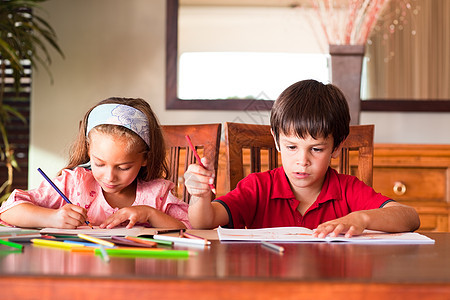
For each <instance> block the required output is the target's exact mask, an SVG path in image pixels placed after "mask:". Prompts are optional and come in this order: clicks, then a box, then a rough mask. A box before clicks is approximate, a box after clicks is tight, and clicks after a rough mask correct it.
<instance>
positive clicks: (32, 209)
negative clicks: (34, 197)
mask: <svg viewBox="0 0 450 300" xmlns="http://www.w3.org/2000/svg"><path fill="white" fill-rule="evenodd" d="M52 211H53V209H50V208H45V207H40V206H36V205H33V204H31V203H22V204H18V205H16V206H14V207H12V208H10V209H8V210H7V211H5V212H3V213H2V214H1V215H0V218H1V219H2V221H4V222H6V223H8V224H10V225H14V226H18V227H51V225H50V223H49V222H48V221H49V216H50V214H51V213H52Z"/></svg>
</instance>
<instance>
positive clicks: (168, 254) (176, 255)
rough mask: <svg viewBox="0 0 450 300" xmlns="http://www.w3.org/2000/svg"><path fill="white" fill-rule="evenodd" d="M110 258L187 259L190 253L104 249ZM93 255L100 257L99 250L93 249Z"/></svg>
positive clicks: (183, 251) (180, 251) (185, 251)
mask: <svg viewBox="0 0 450 300" xmlns="http://www.w3.org/2000/svg"><path fill="white" fill-rule="evenodd" d="M105 250H106V253H108V255H110V256H122V257H161V258H187V257H189V254H191V253H192V252H191V251H188V250H157V251H156V250H155V249H149V250H146V249H142V248H140V249H115V248H106V249H105ZM95 254H97V255H101V252H100V249H95Z"/></svg>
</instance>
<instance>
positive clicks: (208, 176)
mask: <svg viewBox="0 0 450 300" xmlns="http://www.w3.org/2000/svg"><path fill="white" fill-rule="evenodd" d="M202 163H203V165H204V166H205V167H207V168H208V161H207V159H206V158H202ZM213 183H214V171H213V170H209V169H205V168H203V167H202V166H200V165H198V164H192V165H189V167H188V169H187V171H186V173H184V185H185V186H186V189H187V190H188V192H189V194H191V195H192V196H194V197H200V198H202V197H208V198H210V197H211V187H210V184H213Z"/></svg>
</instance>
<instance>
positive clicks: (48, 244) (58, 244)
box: [31, 239, 78, 250]
mask: <svg viewBox="0 0 450 300" xmlns="http://www.w3.org/2000/svg"><path fill="white" fill-rule="evenodd" d="M31 242H32V243H33V244H34V245H37V246H46V247H53V248H60V249H66V250H69V249H70V248H72V247H75V246H77V247H78V245H74V244H69V243H64V242H60V241H52V240H47V239H32V240H31Z"/></svg>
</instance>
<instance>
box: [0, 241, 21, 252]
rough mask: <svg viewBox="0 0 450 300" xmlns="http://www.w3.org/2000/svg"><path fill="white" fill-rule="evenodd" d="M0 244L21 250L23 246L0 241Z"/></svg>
mask: <svg viewBox="0 0 450 300" xmlns="http://www.w3.org/2000/svg"><path fill="white" fill-rule="evenodd" d="M0 244H2V245H5V246H9V247H13V248H16V249H20V250H22V248H23V245H21V244H17V243H13V242H10V241H5V240H2V239H0Z"/></svg>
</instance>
